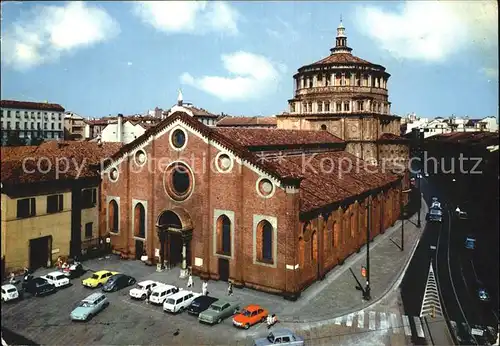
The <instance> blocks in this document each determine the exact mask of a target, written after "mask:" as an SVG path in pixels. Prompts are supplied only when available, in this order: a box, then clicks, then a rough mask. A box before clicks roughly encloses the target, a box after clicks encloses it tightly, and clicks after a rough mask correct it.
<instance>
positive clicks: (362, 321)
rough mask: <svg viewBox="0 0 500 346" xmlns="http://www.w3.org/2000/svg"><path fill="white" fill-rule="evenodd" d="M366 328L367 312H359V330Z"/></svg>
mask: <svg viewBox="0 0 500 346" xmlns="http://www.w3.org/2000/svg"><path fill="white" fill-rule="evenodd" d="M364 327H365V311H359V312H358V328H364Z"/></svg>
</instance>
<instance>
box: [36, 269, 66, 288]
mask: <svg viewBox="0 0 500 346" xmlns="http://www.w3.org/2000/svg"><path fill="white" fill-rule="evenodd" d="M41 278H44V279H45V280H47V281H48V282H49V283H50V284H52V285H54V286H56V288H59V287H65V286H68V285H69V279H68V278H67V277H66V275H64V274H63V273H61V272H51V273H48V274H47V275H44V276H41Z"/></svg>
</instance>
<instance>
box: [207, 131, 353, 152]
mask: <svg viewBox="0 0 500 346" xmlns="http://www.w3.org/2000/svg"><path fill="white" fill-rule="evenodd" d="M214 131H216V132H218V133H220V134H222V135H224V136H226V137H228V138H232V139H233V140H234V141H236V142H237V143H238V144H240V145H242V146H244V147H261V146H294V145H295V146H296V145H310V144H337V143H339V144H340V143H344V141H343V140H341V139H340V138H338V137H336V136H334V135H332V134H331V133H329V132H327V131H307V130H284V129H268V128H261V129H256V128H238V127H216V128H214Z"/></svg>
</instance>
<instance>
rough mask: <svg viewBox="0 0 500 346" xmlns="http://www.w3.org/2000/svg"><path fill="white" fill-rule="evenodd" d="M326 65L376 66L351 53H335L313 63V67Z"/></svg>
mask: <svg viewBox="0 0 500 346" xmlns="http://www.w3.org/2000/svg"><path fill="white" fill-rule="evenodd" d="M326 64H363V65H375V64H372V63H371V62H369V61H366V60H363V59H361V58H358V57H357V56H355V55H352V54H350V53H334V54H330V55H329V56H327V57H325V58H323V59H321V60H319V61H316V62H315V63H312V64H311V65H326Z"/></svg>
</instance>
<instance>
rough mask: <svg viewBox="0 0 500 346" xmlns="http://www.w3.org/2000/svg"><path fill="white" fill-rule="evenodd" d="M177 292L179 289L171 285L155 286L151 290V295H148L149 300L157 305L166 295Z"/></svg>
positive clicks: (161, 302)
mask: <svg viewBox="0 0 500 346" xmlns="http://www.w3.org/2000/svg"><path fill="white" fill-rule="evenodd" d="M181 290H182V288H181ZM177 292H179V289H178V288H177V287H175V286H172V285H160V286H156V287H155V288H154V289H153V292H151V296H149V302H150V303H153V304H158V305H160V304H163V302H164V301H165V299H167V297H170V296H171V295H172V294H175V293H177Z"/></svg>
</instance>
